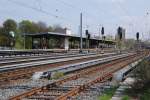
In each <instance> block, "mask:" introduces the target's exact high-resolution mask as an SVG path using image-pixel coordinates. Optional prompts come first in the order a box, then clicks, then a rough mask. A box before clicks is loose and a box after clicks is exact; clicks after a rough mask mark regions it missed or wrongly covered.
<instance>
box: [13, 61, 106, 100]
mask: <svg viewBox="0 0 150 100" xmlns="http://www.w3.org/2000/svg"><path fill="white" fill-rule="evenodd" d="M105 65H108V64H105ZM103 67H104V66H103ZM105 67H106V66H105ZM95 71H96V70H95ZM87 73H89V72H84V74H87ZM81 75H82V74H78V75H75V76H72V77H69V78H66V79H63V80H59V81H56V82H54V83H52V84H49V85H47V86H43V87H41V88H36V89H33V90H31V91H28V92H25V93H23V94H21V95H18V96H15V97H12V98H10V100H20V99H21V98H24V97H27V96H31V95H33V94H36V93H37V92H39V91H42V90H45V89H47V88H50V87H52V86H57V85H59V84H63V83H64V82H66V81H70V80H74V79H77V78H78V77H80V76H81Z"/></svg>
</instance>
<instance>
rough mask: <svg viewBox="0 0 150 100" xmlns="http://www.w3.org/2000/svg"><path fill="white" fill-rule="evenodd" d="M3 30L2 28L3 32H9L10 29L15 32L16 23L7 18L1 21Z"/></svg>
mask: <svg viewBox="0 0 150 100" xmlns="http://www.w3.org/2000/svg"><path fill="white" fill-rule="evenodd" d="M3 30H4V32H5V34H9V32H10V31H13V32H16V30H17V23H16V22H15V21H14V20H12V19H7V20H6V21H5V22H4V23H3Z"/></svg>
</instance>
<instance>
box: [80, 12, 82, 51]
mask: <svg viewBox="0 0 150 100" xmlns="http://www.w3.org/2000/svg"><path fill="white" fill-rule="evenodd" d="M82 42H83V40H82V13H80V53H82V48H83V45H82Z"/></svg>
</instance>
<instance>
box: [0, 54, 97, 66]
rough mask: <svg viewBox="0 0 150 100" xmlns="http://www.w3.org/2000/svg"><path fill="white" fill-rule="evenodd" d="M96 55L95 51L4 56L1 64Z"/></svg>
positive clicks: (0, 61) (0, 60)
mask: <svg viewBox="0 0 150 100" xmlns="http://www.w3.org/2000/svg"><path fill="white" fill-rule="evenodd" d="M90 55H95V54H94V53H90V54H51V55H42V56H31V57H19V58H16V57H14V58H9V59H8V58H7V59H6V58H4V59H0V66H4V65H5V66H6V65H12V64H21V63H27V62H36V61H43V60H52V59H60V58H69V57H80V56H90Z"/></svg>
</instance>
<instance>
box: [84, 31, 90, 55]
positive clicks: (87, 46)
mask: <svg viewBox="0 0 150 100" xmlns="http://www.w3.org/2000/svg"><path fill="white" fill-rule="evenodd" d="M85 34H86V48H87V49H89V40H90V37H91V35H90V34H89V31H88V30H85ZM88 52H89V50H88Z"/></svg>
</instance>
